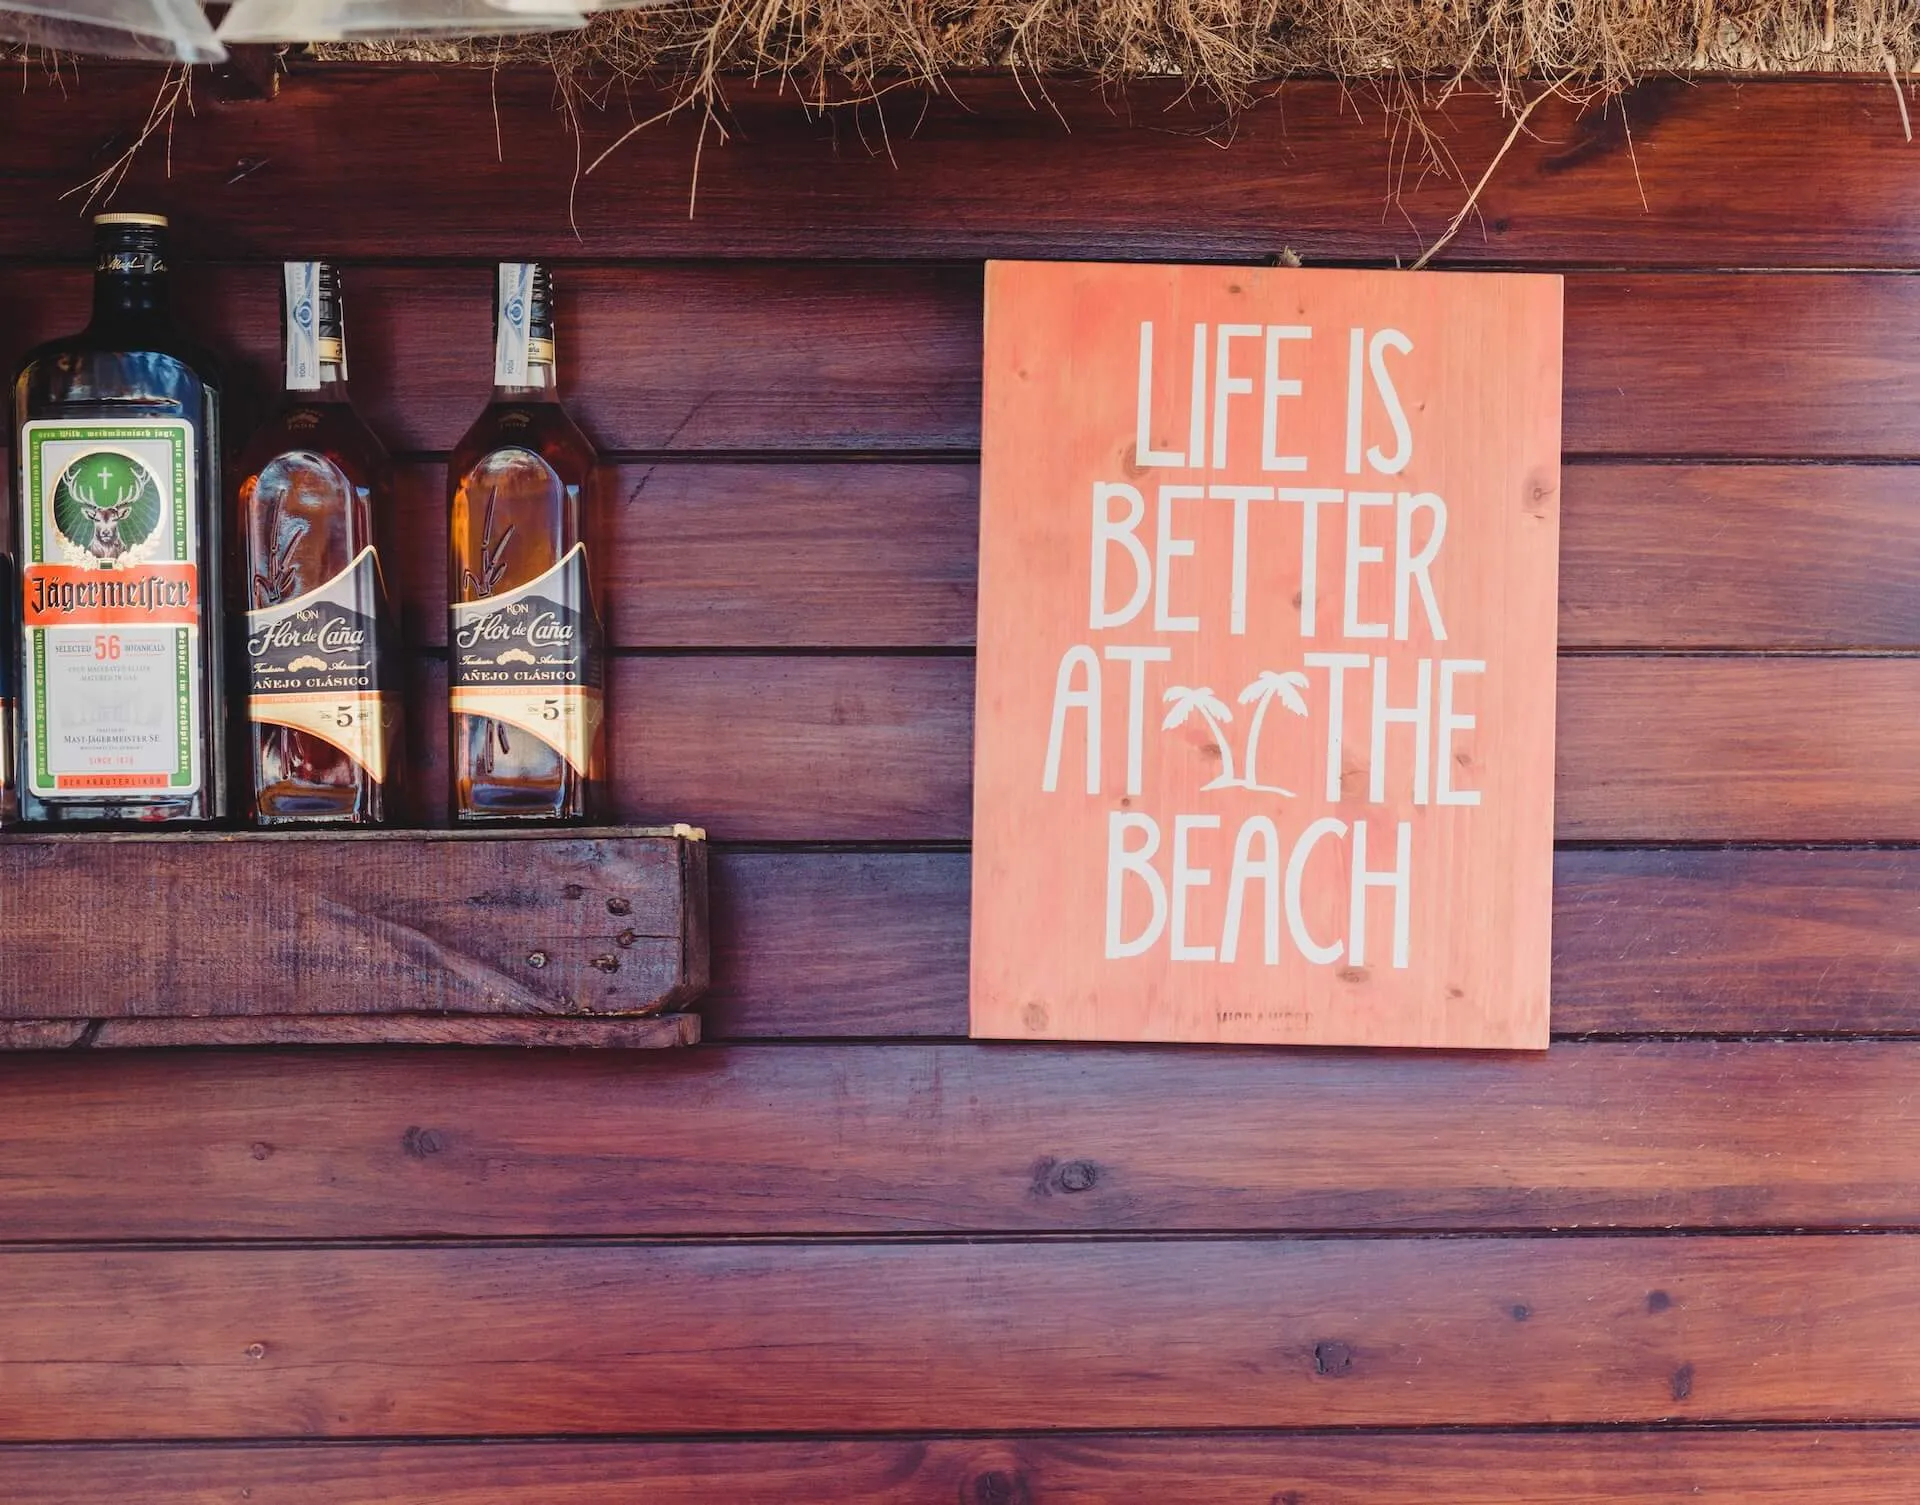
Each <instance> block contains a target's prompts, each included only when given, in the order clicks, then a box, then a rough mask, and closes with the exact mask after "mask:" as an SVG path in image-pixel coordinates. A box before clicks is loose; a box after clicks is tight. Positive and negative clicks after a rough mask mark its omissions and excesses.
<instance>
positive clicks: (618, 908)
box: [607, 899, 633, 915]
mask: <svg viewBox="0 0 1920 1505" xmlns="http://www.w3.org/2000/svg"><path fill="white" fill-rule="evenodd" d="M607 913H608V914H611V915H630V914H632V913H633V900H631V899H609V900H607Z"/></svg>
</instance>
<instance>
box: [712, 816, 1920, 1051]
mask: <svg viewBox="0 0 1920 1505" xmlns="http://www.w3.org/2000/svg"><path fill="white" fill-rule="evenodd" d="M713 898H714V990H713V992H712V993H711V994H710V995H709V996H708V998H707V1000H706V1001H705V1003H704V1004H703V1005H702V1008H703V1011H704V1012H705V1014H706V1017H707V1024H708V1033H709V1035H710V1036H725V1037H731V1038H767V1037H776V1038H777V1037H798V1036H804V1037H812V1036H832V1035H894V1036H900V1035H932V1036H941V1035H948V1036H957V1035H964V1034H965V1033H966V1029H967V964H966V957H967V905H968V862H967V858H966V856H965V855H964V854H962V853H942V852H896V853H809V852H722V853H720V854H719V855H718V856H717V859H716V861H715V864H714V895H713ZM1916 916H1920V854H1916V853H1914V852H1911V851H1872V850H1866V851H1858V850H1856V851H1812V852H1807V851H1778V850H1757V851H1753V850H1748V851H1742V850H1707V851H1661V850H1645V851H1634V850H1606V849H1599V850H1574V851H1562V852H1560V853H1558V854H1557V856H1556V857H1555V860H1554V924H1553V958H1554V959H1553V985H1552V986H1553V995H1552V996H1553V1026H1554V1029H1555V1031H1556V1033H1558V1034H1561V1035H1579V1034H1592V1033H1645V1032H1658V1033H1673V1034H1687V1033H1694V1032H1713V1033H1722V1034H1739V1033H1750V1034H1751V1033H1833V1034H1894V1035H1901V1034H1913V1033H1915V1032H1916V1031H1920V1018H1916V1015H1915V1013H1914V1008H1913V1000H1914V998H1915V997H1916V996H1920V943H1916V941H1915V939H1914V937H1915V933H1916ZM823 934H830V935H833V936H835V937H837V938H838V939H837V940H836V942H835V944H834V945H832V946H830V947H826V946H822V945H820V944H819V937H820V936H821V935H823Z"/></svg>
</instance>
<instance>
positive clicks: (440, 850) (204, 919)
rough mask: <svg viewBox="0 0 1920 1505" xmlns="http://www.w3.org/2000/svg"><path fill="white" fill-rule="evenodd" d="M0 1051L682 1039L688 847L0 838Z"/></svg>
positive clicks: (701, 932) (699, 904) (577, 841)
mask: <svg viewBox="0 0 1920 1505" xmlns="http://www.w3.org/2000/svg"><path fill="white" fill-rule="evenodd" d="M0 934H4V935H5V937H6V941H5V951H4V953H0V1048H7V1049H64V1048H67V1047H71V1046H145V1045H270V1044H292V1045H319V1044H343V1045H370V1044H418V1045H580V1046H618V1047H624V1048H629V1049H632V1048H660V1047H667V1046H678V1045H691V1044H694V1043H695V1042H696V1041H697V1040H698V1039H699V1038H700V1025H699V1018H698V1016H697V1015H694V1014H691V1013H688V1012H685V1009H686V1006H687V1005H689V1004H690V1003H691V1002H692V1001H693V1000H694V999H695V998H697V997H699V995H700V994H701V993H702V992H703V991H704V990H705V988H706V985H707V975H708V974H707V847H706V840H705V836H704V833H702V832H700V831H698V830H695V829H694V828H692V827H688V826H674V827H655V828H641V829H626V830H580V831H569V832H566V833H564V834H555V833H550V832H548V833H538V834H536V833H532V832H506V833H492V832H489V833H485V834H480V833H466V832H449V831H406V832H398V831H396V832H381V833H377V834H356V835H324V836H323V835H318V834H278V833H275V834H257V835H256V834H211V833H210V834H204V835H199V834H196V835H191V836H179V835H168V836H158V835H145V834H133V835H85V836H82V835H18V836H10V837H6V838H0Z"/></svg>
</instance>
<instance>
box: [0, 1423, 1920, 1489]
mask: <svg viewBox="0 0 1920 1505" xmlns="http://www.w3.org/2000/svg"><path fill="white" fill-rule="evenodd" d="M1916 1490H1920V1437H1916V1436H1915V1434H1914V1433H1913V1432H1912V1431H1910V1430H1907V1429H1904V1428H1901V1429H1876V1430H1872V1431H1848V1430H1833V1431H1815V1430H1800V1429H1779V1430H1769V1431H1736V1432H1722V1431H1675V1430H1630V1431H1624V1432H1619V1433H1602V1434H1586V1435H1553V1434H1539V1433H1534V1434H1499V1433H1495V1434H1467V1435H1419V1434H1414V1435H1409V1434H1405V1433H1398V1434H1386V1435H1382V1434H1379V1433H1362V1434H1358V1435H1347V1436H1318V1437H1315V1436H1284V1435H1281V1436H1274V1435H1266V1436H1262V1435H1259V1434H1254V1435H1246V1434H1238V1435H1226V1436H1214V1437H1204V1438H1203V1437H1193V1436H1170V1435H1166V1434H1160V1435H1156V1436H1129V1435H1125V1434H1115V1433H1099V1434H1087V1433H1080V1434H1067V1435H1063V1436H1052V1437H1031V1436H1027V1437H980V1438H974V1437H969V1438H964V1439H961V1438H946V1437H932V1438H921V1437H908V1438H898V1439H873V1440H864V1441H863V1440H850V1439H844V1438H841V1439H824V1440H817V1441H804V1442H651V1443H649V1442H593V1441H577V1442H564V1443H489V1444H485V1445H481V1446H476V1445H473V1444H460V1443H438V1444H419V1445H401V1446H393V1445H381V1444H378V1443H338V1444H313V1443H308V1444H302V1445H298V1446H285V1445H282V1446H274V1445H266V1446H250V1447H233V1446H226V1447H222V1446H218V1445H215V1446H198V1447H164V1446H159V1447H156V1446H150V1445H149V1446H138V1445H135V1446H121V1447H111V1448H107V1447H87V1446H78V1447H75V1446H66V1447H33V1446H14V1447H0V1493H4V1494H5V1495H6V1498H7V1499H8V1500H10V1501H12V1502H13V1505H71V1502H72V1501H74V1500H76V1499H88V1500H104V1499H111V1498H116V1497H121V1498H132V1499H138V1500H139V1501H141V1502H142V1505H227V1502H228V1501H231V1500H234V1499H242V1500H255V1501H269V1502H271V1501H279V1500H298V1501H301V1502H303V1505H372V1502H374V1501H392V1502H395V1505H399V1502H403V1501H404V1502H405V1505H630V1502H631V1501H632V1500H633V1499H634V1498H635V1495H636V1492H637V1491H644V1498H645V1499H646V1501H647V1502H648V1505H713V1502H714V1501H726V1502H728V1505H785V1502H788V1501H792V1500H815V1499H831V1500H834V1501H836V1502H840V1505H898V1502H900V1501H902V1500H936V1501H941V1502H945V1501H949V1500H960V1501H964V1502H966V1505H977V1502H983V1501H984V1502H988V1505H992V1502H997V1501H1005V1502H1009V1505H1012V1502H1019V1505H1109V1502H1113V1501H1118V1500H1128V1499H1140V1498H1147V1499H1151V1500H1153V1501H1155V1502H1156V1505H1290V1502H1291V1505H1308V1502H1311V1505H1432V1502H1434V1501H1444V1502H1445V1505H1511V1502H1513V1501H1514V1500H1516V1499H1519V1500H1526V1501H1528V1502H1530V1505H1677V1502H1681V1501H1685V1502H1687V1505H1803V1502H1804V1501H1806V1500H1808V1499H1825V1498H1831V1499H1841V1500H1845V1501H1847V1502H1848V1505H1907V1502H1908V1501H1910V1500H1911V1499H1912V1498H1913V1497H1914V1494H1915V1492H1916Z"/></svg>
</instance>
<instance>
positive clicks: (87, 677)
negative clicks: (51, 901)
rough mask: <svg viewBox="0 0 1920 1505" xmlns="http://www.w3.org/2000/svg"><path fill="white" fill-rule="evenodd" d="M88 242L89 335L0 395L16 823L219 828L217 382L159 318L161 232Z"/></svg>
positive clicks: (63, 343) (127, 227) (64, 344)
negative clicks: (5, 432) (11, 595)
mask: <svg viewBox="0 0 1920 1505" xmlns="http://www.w3.org/2000/svg"><path fill="white" fill-rule="evenodd" d="M94 239H95V245H96V250H97V260H96V264H95V273H94V284H93V319H92V322H91V323H89V324H88V325H87V327H86V328H85V329H83V330H82V331H81V332H80V333H79V334H77V335H73V336H71V337H69V338H67V339H63V340H55V341H53V342H52V343H51V344H47V345H42V346H41V347H40V348H39V349H37V350H34V351H32V352H30V353H29V354H28V356H27V359H26V363H25V365H24V366H22V367H21V369H20V373H19V375H18V376H17V377H16V378H15V380H14V383H13V436H14V450H13V453H14V459H15V463H16V464H17V465H18V467H19V474H18V483H19V484H18V489H17V491H16V493H15V497H16V502H17V505H16V508H15V514H16V517H15V528H14V534H15V538H14V546H15V550H16V558H17V561H18V583H19V595H18V598H17V600H18V613H19V624H20V633H19V639H20V649H19V675H18V684H19V696H20V714H19V723H20V731H19V735H18V737H17V739H16V740H17V745H18V749H19V758H18V781H19V789H20V812H21V816H22V818H23V820H25V821H30V822H34V823H40V824H57V825H87V824H95V825H98V824H110V825H111V824H124V823H140V824H147V823H152V822H182V823H201V824H204V823H208V822H214V821H219V820H223V819H224V818H225V817H226V815H227V787H226V767H225V736H224V731H223V728H224V722H225V704H224V699H225V696H224V681H223V678H222V665H221V659H222V653H221V648H222V643H221V635H222V622H221V601H220V562H221V546H220V507H219V497H220V482H219V477H220V461H219V456H220V422H219V414H220V388H219V384H218V380H217V378H216V377H215V375H214V370H213V366H212V363H211V361H210V360H209V359H208V358H207V357H206V356H205V355H204V354H202V353H201V351H200V350H199V349H198V348H197V347H196V346H195V345H194V344H193V343H192V342H191V341H190V340H189V339H188V338H187V337H186V336H185V335H184V334H183V333H182V332H181V331H180V329H179V328H178V327H177V326H176V325H175V323H174V321H173V318H172V316H171V314H170V312H169V309H168V288H167V281H168V279H167V256H166V221H165V220H164V219H161V218H159V217H158V216H157V215H150V214H103V215H101V216H99V217H98V218H97V219H95V221H94Z"/></svg>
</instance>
